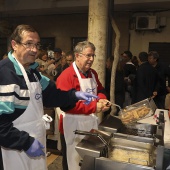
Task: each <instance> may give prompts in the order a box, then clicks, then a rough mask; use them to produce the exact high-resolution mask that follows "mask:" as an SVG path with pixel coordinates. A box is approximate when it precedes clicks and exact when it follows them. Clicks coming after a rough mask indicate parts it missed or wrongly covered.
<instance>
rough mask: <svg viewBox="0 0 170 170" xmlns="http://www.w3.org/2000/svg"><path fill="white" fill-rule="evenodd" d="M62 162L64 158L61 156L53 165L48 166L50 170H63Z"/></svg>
mask: <svg viewBox="0 0 170 170" xmlns="http://www.w3.org/2000/svg"><path fill="white" fill-rule="evenodd" d="M61 161H62V156H59V157H58V158H57V159H56V160H55V161H54V162H53V163H52V164H50V165H49V166H48V170H63V168H62V163H61Z"/></svg>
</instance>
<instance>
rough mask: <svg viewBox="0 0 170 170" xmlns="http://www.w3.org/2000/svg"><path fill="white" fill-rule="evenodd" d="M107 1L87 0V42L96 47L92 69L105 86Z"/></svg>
mask: <svg viewBox="0 0 170 170" xmlns="http://www.w3.org/2000/svg"><path fill="white" fill-rule="evenodd" d="M108 4H109V0H89V17H88V40H89V41H90V42H92V43H93V44H94V45H95V47H96V58H95V60H94V63H93V66H92V67H93V68H94V69H95V70H96V71H97V73H98V76H99V80H100V81H101V83H102V84H103V86H104V84H105V61H106V54H107V34H108V20H109V17H108Z"/></svg>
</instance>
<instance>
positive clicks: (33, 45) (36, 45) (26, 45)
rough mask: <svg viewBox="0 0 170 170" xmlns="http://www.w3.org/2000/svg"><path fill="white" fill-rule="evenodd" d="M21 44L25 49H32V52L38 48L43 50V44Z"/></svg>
mask: <svg viewBox="0 0 170 170" xmlns="http://www.w3.org/2000/svg"><path fill="white" fill-rule="evenodd" d="M19 44H21V45H23V46H24V47H25V48H27V49H30V50H31V49H33V48H36V49H38V50H40V49H41V44H40V43H37V44H34V43H31V42H28V43H21V42H19Z"/></svg>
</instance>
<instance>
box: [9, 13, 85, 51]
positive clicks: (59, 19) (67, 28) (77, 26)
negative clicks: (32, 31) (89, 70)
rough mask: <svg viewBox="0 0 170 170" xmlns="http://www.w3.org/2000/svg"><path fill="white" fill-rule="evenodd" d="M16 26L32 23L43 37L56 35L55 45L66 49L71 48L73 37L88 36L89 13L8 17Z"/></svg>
mask: <svg viewBox="0 0 170 170" xmlns="http://www.w3.org/2000/svg"><path fill="white" fill-rule="evenodd" d="M8 20H10V24H11V25H13V27H14V28H15V27H16V25H18V24H30V25H32V26H33V27H35V28H36V29H37V30H38V31H39V33H40V36H41V37H55V46H56V47H60V48H61V49H62V50H64V51H66V52H67V51H69V50H71V48H72V46H71V44H72V42H71V38H72V37H87V24H88V23H87V22H88V21H87V20H88V15H87V14H78V15H76V14H72V15H53V16H36V17H17V18H8Z"/></svg>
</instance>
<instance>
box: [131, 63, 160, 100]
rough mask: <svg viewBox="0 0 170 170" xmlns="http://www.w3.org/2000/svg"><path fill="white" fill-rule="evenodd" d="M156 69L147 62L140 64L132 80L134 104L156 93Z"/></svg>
mask: <svg viewBox="0 0 170 170" xmlns="http://www.w3.org/2000/svg"><path fill="white" fill-rule="evenodd" d="M157 78H158V77H157V72H156V69H155V68H153V67H152V66H151V65H150V64H149V63H148V62H145V63H143V64H141V65H140V66H139V68H138V70H137V72H136V77H135V80H134V91H135V93H134V94H135V97H134V102H138V101H141V100H143V99H146V98H149V97H151V96H152V95H153V92H154V91H157V88H158V87H157V86H158V79H157Z"/></svg>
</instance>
